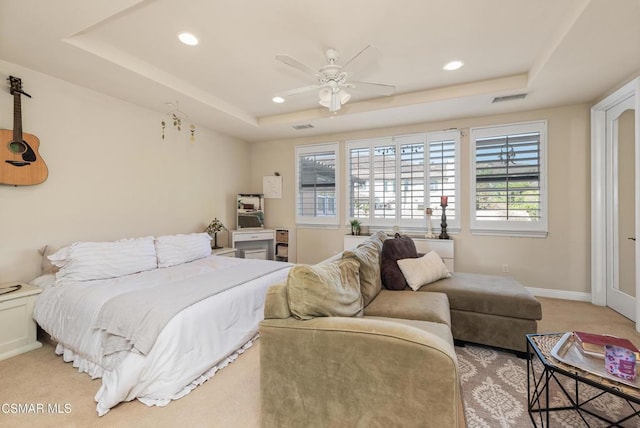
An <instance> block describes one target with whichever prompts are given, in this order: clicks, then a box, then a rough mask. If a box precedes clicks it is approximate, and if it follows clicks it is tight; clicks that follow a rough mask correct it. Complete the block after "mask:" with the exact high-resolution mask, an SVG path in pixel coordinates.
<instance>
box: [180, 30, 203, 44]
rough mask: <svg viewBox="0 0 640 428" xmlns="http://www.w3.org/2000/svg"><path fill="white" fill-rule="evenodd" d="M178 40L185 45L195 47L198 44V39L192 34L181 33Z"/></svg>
mask: <svg viewBox="0 0 640 428" xmlns="http://www.w3.org/2000/svg"><path fill="white" fill-rule="evenodd" d="M178 38H179V39H180V41H181V42H182V43H184V44H185V45H189V46H195V45H197V44H198V38H197V37H196V36H194V35H193V34H191V33H180V34H178Z"/></svg>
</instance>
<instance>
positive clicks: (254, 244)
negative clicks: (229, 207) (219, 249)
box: [231, 228, 276, 260]
mask: <svg viewBox="0 0 640 428" xmlns="http://www.w3.org/2000/svg"><path fill="white" fill-rule="evenodd" d="M275 242H276V231H275V230H273V229H262V228H246V229H238V230H232V231H231V246H232V247H233V248H236V249H237V250H238V253H237V255H238V256H239V257H243V258H244V251H245V250H255V249H265V250H266V251H267V260H274V259H275Z"/></svg>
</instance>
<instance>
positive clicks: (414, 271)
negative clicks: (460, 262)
mask: <svg viewBox="0 0 640 428" xmlns="http://www.w3.org/2000/svg"><path fill="white" fill-rule="evenodd" d="M398 266H399V267H400V270H401V271H402V274H403V275H404V278H405V279H406V280H407V283H408V284H409V287H411V289H412V290H413V291H417V290H418V289H419V288H420V287H422V286H423V285H426V284H431V283H432V282H434V281H437V280H439V279H442V278H449V277H450V276H451V273H450V272H449V269H447V267H446V266H445V264H444V262H443V261H442V258H440V256H439V255H438V253H436V252H435V251H429V252H428V253H427V254H425V255H424V256H422V257H418V258H417V259H401V260H398Z"/></svg>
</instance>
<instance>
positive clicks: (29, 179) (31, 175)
mask: <svg viewBox="0 0 640 428" xmlns="http://www.w3.org/2000/svg"><path fill="white" fill-rule="evenodd" d="M13 137H14V132H13V131H10V130H7V129H0V144H1V145H2V146H0V184H11V185H14V186H30V185H33V184H40V183H42V182H43V181H45V180H46V179H47V177H48V176H49V169H48V168H47V164H46V163H45V162H44V160H43V159H42V157H41V156H40V153H38V148H39V147H40V140H38V137H36V136H35V135H31V134H25V133H22V141H14V139H13Z"/></svg>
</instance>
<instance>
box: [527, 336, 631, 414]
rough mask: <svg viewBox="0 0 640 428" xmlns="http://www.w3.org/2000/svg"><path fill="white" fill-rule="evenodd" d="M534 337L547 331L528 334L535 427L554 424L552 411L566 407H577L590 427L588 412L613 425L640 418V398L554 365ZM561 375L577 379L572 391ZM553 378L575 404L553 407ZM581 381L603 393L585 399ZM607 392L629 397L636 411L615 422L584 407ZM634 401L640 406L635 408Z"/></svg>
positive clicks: (530, 403) (530, 402)
mask: <svg viewBox="0 0 640 428" xmlns="http://www.w3.org/2000/svg"><path fill="white" fill-rule="evenodd" d="M534 336H544V334H528V335H527V355H528V358H527V408H528V411H529V416H530V417H531V422H532V423H533V426H535V427H538V426H540V427H550V422H549V416H550V413H551V412H552V411H563V410H574V411H575V412H576V413H577V414H578V415H579V416H580V418H581V419H582V421H583V422H584V423H585V425H586V426H589V423H588V422H587V420H586V419H585V415H584V414H585V413H586V414H589V415H591V416H593V417H595V418H598V419H600V420H602V421H604V422H606V423H608V424H609V426H612V427H618V426H621V425H620V424H621V423H623V422H625V421H628V420H629V419H631V418H633V417H640V399H638V398H636V397H633V396H630V395H628V394H625V393H624V392H622V391H619V390H617V389H615V388H610V387H608V386H606V385H603V384H601V383H598V382H596V381H594V380H591V379H588V378H585V377H583V376H580V375H579V374H577V373H575V372H571V371H568V370H564V369H563V368H561V367H558V366H556V365H554V364H552V363H551V362H549V361H548V360H547V359H546V358H545V357H544V355H542V352H541V351H540V349H539V348H538V347H537V346H536V344H535V343H534V342H533V340H532V337H534ZM534 355H535V356H536V357H537V358H538V360H540V362H541V363H542V369H541V371H539V373H536V368H535V366H534V364H533V358H534ZM557 375H563V376H565V377H567V378H569V379H573V388H569V390H567V388H565V387H564V385H562V383H561V382H560V380H559V379H558V377H557ZM532 381H533V386H534V388H533V389H532ZM553 381H555V383H556V384H557V385H558V387H559V388H560V390H561V391H562V393H563V394H564V396H565V397H566V398H567V399H568V400H569V402H570V403H571V405H570V406H561V407H550V405H549V386H550V384H551V383H552V382H553ZM581 383H584V384H587V385H590V386H592V387H594V388H596V389H598V390H600V391H601V392H600V393H598V394H595V395H594V396H593V397H589V398H587V399H586V400H585V401H583V402H581V401H580V395H579V391H580V389H579V387H580V384H581ZM571 389H572V390H573V391H572V392H573V396H572V394H571V391H570V390H571ZM605 394H612V395H615V396H616V397H620V398H622V399H623V400H625V401H626V403H627V404H628V405H629V408H630V410H631V411H632V413H630V414H628V415H626V416H624V417H622V418H621V419H619V420H617V421H611V420H609V419H606V418H605V417H604V416H602V415H599V414H597V413H594V412H593V411H591V410H589V409H586V408H585V407H584V406H585V405H586V404H589V403H590V402H592V401H593V400H595V399H596V398H598V397H601V396H603V395H605ZM543 397H544V403H545V404H546V405H544V406H543V402H542V401H541V399H542V398H543ZM634 404H636V405H639V406H638V407H634ZM534 413H537V414H538V416H539V422H540V425H538V424H537V423H536V418H535V417H534ZM543 414H546V420H545V418H543ZM545 422H546V424H545Z"/></svg>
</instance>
